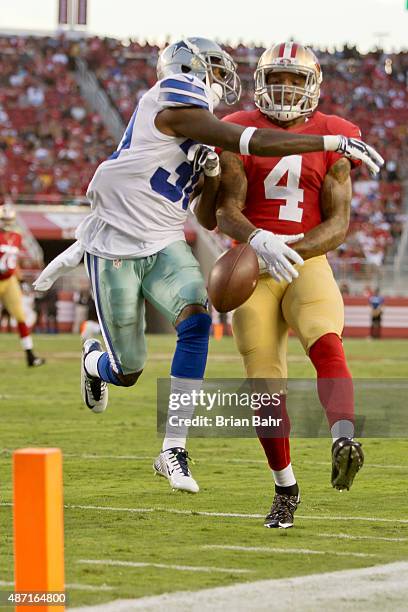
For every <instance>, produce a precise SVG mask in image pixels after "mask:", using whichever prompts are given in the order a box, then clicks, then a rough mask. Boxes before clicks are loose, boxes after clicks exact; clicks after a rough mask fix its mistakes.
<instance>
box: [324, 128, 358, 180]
mask: <svg viewBox="0 0 408 612" xmlns="http://www.w3.org/2000/svg"><path fill="white" fill-rule="evenodd" d="M327 127H328V133H329V134H334V135H337V134H342V135H343V136H347V137H348V138H357V139H358V140H361V130H360V128H359V127H358V126H357V125H355V124H354V123H351V122H350V121H346V120H345V119H342V118H341V117H330V121H329V122H328V126H327ZM341 157H343V156H342V155H341V154H340V153H334V152H333V151H329V152H328V153H327V158H326V159H327V167H326V170H327V171H329V170H330V168H331V167H332V166H333V164H335V163H336V161H338V160H339V159H340V158H341ZM349 162H350V163H351V167H352V169H354V168H357V166H361V161H359V160H354V159H349Z"/></svg>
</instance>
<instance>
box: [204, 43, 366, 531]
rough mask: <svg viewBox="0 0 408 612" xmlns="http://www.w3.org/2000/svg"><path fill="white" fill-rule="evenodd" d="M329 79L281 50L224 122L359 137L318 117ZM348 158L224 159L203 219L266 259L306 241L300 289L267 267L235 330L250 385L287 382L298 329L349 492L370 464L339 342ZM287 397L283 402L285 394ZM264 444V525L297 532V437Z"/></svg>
mask: <svg viewBox="0 0 408 612" xmlns="http://www.w3.org/2000/svg"><path fill="white" fill-rule="evenodd" d="M321 81H322V72H321V69H320V65H319V62H318V60H317V58H316V56H315V55H314V53H313V52H312V51H311V50H310V49H308V48H306V47H303V46H302V45H298V44H296V43H282V44H277V45H274V46H273V47H271V48H270V49H267V50H266V51H265V53H264V54H263V55H262V56H261V58H260V60H259V62H258V66H257V70H256V72H255V104H256V106H257V107H258V108H257V110H254V111H242V112H237V113H233V114H232V115H229V116H227V117H224V121H226V122H231V124H237V123H238V124H240V125H242V126H257V127H258V128H265V129H266V130H269V131H270V132H271V133H274V134H281V135H283V134H287V135H289V134H299V135H300V134H309V133H313V134H327V133H331V134H336V133H339V132H342V133H343V134H346V135H347V136H348V137H351V138H356V139H359V138H360V137H361V134H360V130H359V129H358V127H357V126H355V125H353V124H352V123H349V122H348V121H346V120H344V119H342V118H340V117H337V116H335V115H324V114H322V113H320V112H318V111H316V108H317V105H318V101H319V94H320V84H321ZM249 152H250V153H253V152H254V151H253V150H252V147H250V148H249ZM343 153H344V152H343ZM346 157H349V156H348V155H347V154H346ZM346 157H345V156H344V154H342V151H337V152H334V151H330V152H328V151H321V152H318V153H309V154H308V155H291V156H288V157H281V156H275V157H274V158H269V159H263V158H260V157H254V156H243V155H241V156H237V155H234V154H232V153H228V152H223V153H222V155H221V168H222V175H221V185H220V193H219V197H218V200H217V210H215V206H214V207H213V209H212V214H211V212H210V208H209V207H207V208H206V212H202V211H201V205H200V203H198V206H197V210H196V214H197V216H198V218H199V219H200V218H201V220H202V221H204V225H205V226H206V227H207V229H214V227H215V226H216V224H217V222H218V228H219V229H220V231H222V232H223V233H225V234H227V235H228V236H230V237H231V238H234V239H236V240H238V241H239V242H243V243H245V242H248V243H249V244H251V245H252V246H253V248H254V249H255V251H256V252H257V253H258V254H260V255H262V252H261V251H260V245H262V244H264V243H267V242H268V240H269V239H270V236H274V238H275V239H276V234H284V235H291V234H293V235H298V234H300V233H303V234H304V238H303V239H302V240H300V241H298V242H296V243H295V244H294V245H293V249H294V250H296V252H297V253H298V254H299V255H301V256H302V258H303V259H304V260H305V263H304V266H303V267H302V268H301V269H300V270H299V276H298V277H297V278H295V279H294V280H293V282H290V281H291V279H290V278H288V277H287V275H286V272H285V271H284V270H282V269H279V268H278V267H275V268H272V269H271V268H269V274H267V272H268V270H266V268H267V267H268V266H267V265H266V266H265V265H263V272H264V273H263V274H262V271H261V276H260V279H259V283H258V285H257V288H256V289H255V291H254V293H253V294H252V296H251V297H250V298H249V299H248V300H247V302H245V304H243V305H242V306H241V307H239V308H238V309H237V310H236V311H235V312H234V317H233V332H234V336H235V340H236V342H237V345H238V349H239V351H240V353H241V355H242V357H243V360H244V365H245V368H246V372H247V375H248V377H249V378H258V379H278V380H281V379H286V378H287V361H286V353H287V339H288V330H289V328H291V329H293V330H294V331H295V332H296V334H297V336H298V338H299V339H300V341H301V343H302V345H303V347H304V350H305V351H306V353H307V355H308V356H309V358H310V360H311V361H312V363H313V365H314V367H315V369H316V373H317V385H318V393H319V398H320V401H321V403H322V405H323V407H324V409H325V411H326V415H327V419H328V421H329V426H330V429H331V434H332V438H333V446H332V485H333V487H335V488H337V489H340V490H341V489H349V487H350V486H351V484H352V482H353V479H354V476H355V474H356V473H357V471H358V470H359V469H360V468H361V467H362V465H363V460H364V456H363V452H362V450H361V445H360V444H359V443H358V442H356V441H355V440H353V436H354V394H353V383H352V379H351V374H350V371H349V369H348V367H347V363H346V358H345V355H344V350H343V345H342V340H341V336H342V331H343V327H344V305H343V300H342V297H341V294H340V291H339V289H338V287H337V284H336V281H335V280H334V277H333V273H332V271H331V268H330V266H329V264H328V262H327V258H326V253H327V252H328V251H330V250H333V249H335V248H337V247H338V246H339V245H340V244H341V243H342V242H343V241H344V239H345V236H346V233H347V229H348V224H349V217H350V205H351V194H352V188H351V179H350V171H351V169H352V167H353V165H355V163H356V162H355V161H352V160H349V159H346ZM266 263H267V262H266ZM271 277H272V278H271ZM280 388H281V387H280ZM281 398H282V403H283V404H284V401H285V395H282V396H281ZM266 434H267V432H266V431H265V430H261V429H259V430H258V436H259V438H260V441H261V443H262V446H263V448H264V451H265V454H266V457H267V459H268V463H269V466H270V468H271V470H272V473H273V478H274V481H275V498H274V501H273V505H272V508H271V511H270V512H269V513H268V515H267V517H266V519H265V526H266V527H281V528H287V527H292V525H293V515H294V512H295V510H296V508H297V505H298V503H299V501H300V498H299V487H298V484H297V481H296V478H295V475H294V473H293V469H292V465H291V459H290V447H289V438H288V437H285V435H288V434H287V433H286V434H284V435H283V437H280V438H274V437H268V436H267V435H266Z"/></svg>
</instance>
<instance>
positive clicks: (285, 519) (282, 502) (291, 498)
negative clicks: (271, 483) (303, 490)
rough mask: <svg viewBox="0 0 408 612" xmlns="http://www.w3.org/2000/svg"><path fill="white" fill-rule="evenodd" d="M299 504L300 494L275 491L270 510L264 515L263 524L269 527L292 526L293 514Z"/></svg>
mask: <svg viewBox="0 0 408 612" xmlns="http://www.w3.org/2000/svg"><path fill="white" fill-rule="evenodd" d="M299 504H300V495H299V494H297V495H283V494H282V493H275V497H274V498H273V503H272V507H271V509H270V512H269V513H268V514H267V515H266V517H265V521H264V526H265V527H268V528H269V529H289V528H290V527H293V521H294V519H293V515H294V514H295V512H296V510H297V507H298V505H299Z"/></svg>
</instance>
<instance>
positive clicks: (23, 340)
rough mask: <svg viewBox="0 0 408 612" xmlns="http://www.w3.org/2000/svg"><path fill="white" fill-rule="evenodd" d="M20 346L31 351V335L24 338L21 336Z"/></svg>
mask: <svg viewBox="0 0 408 612" xmlns="http://www.w3.org/2000/svg"><path fill="white" fill-rule="evenodd" d="M21 346H22V347H23V349H24V350H25V351H32V349H33V339H32V337H31V336H26V337H25V338H21Z"/></svg>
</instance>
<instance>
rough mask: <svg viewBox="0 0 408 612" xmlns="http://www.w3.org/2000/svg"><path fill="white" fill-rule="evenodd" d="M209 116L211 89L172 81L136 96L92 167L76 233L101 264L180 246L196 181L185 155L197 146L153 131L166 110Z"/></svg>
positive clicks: (192, 81) (181, 78) (187, 79)
mask: <svg viewBox="0 0 408 612" xmlns="http://www.w3.org/2000/svg"><path fill="white" fill-rule="evenodd" d="M180 106H196V107H199V108H204V109H207V110H209V111H210V112H213V101H212V92H211V90H210V89H209V88H208V87H207V86H206V85H205V84H204V83H203V82H202V81H200V79H198V78H197V77H194V76H189V75H186V74H180V75H172V76H171V77H168V78H166V79H163V80H162V81H159V82H158V83H156V85H155V86H154V87H152V89H150V90H149V91H148V92H147V93H145V94H144V96H142V98H141V99H140V102H139V104H138V106H137V107H136V109H135V111H134V113H133V115H132V118H131V120H130V122H129V124H128V126H127V128H126V131H125V133H124V135H123V138H122V140H121V142H120V143H119V146H118V148H117V150H116V151H115V152H114V153H113V154H112V155H111V156H110V158H109V159H108V160H106V161H104V162H102V163H101V164H100V166H99V167H98V168H97V170H96V172H95V174H94V176H93V178H92V180H91V182H90V184H89V187H88V191H87V194H86V195H87V197H88V199H89V201H90V203H91V209H92V212H91V214H90V215H89V216H88V217H86V218H85V219H84V221H82V223H81V224H80V225H79V227H78V228H77V231H76V237H77V239H78V240H79V242H80V244H81V246H82V247H83V248H84V249H85V250H86V251H88V252H89V253H91V254H93V255H97V256H100V257H104V258H107V259H117V258H132V257H146V256H147V255H153V254H154V253H157V252H158V251H160V250H162V249H164V248H165V247H166V246H168V245H169V244H171V243H172V242H175V241H176V240H184V230H183V227H184V223H185V220H186V216H187V208H188V204H189V200H190V196H191V192H192V191H193V187H194V185H195V183H196V182H197V180H198V178H199V177H198V174H194V173H193V169H192V164H191V163H190V162H188V160H187V153H188V150H189V148H190V147H191V146H193V145H194V144H196V143H195V142H194V141H193V140H190V139H187V138H175V137H172V136H167V135H166V134H163V133H162V132H160V131H159V130H158V129H157V128H156V126H155V118H156V115H157V114H158V113H159V112H160V111H161V110H163V109H164V108H168V107H180Z"/></svg>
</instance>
